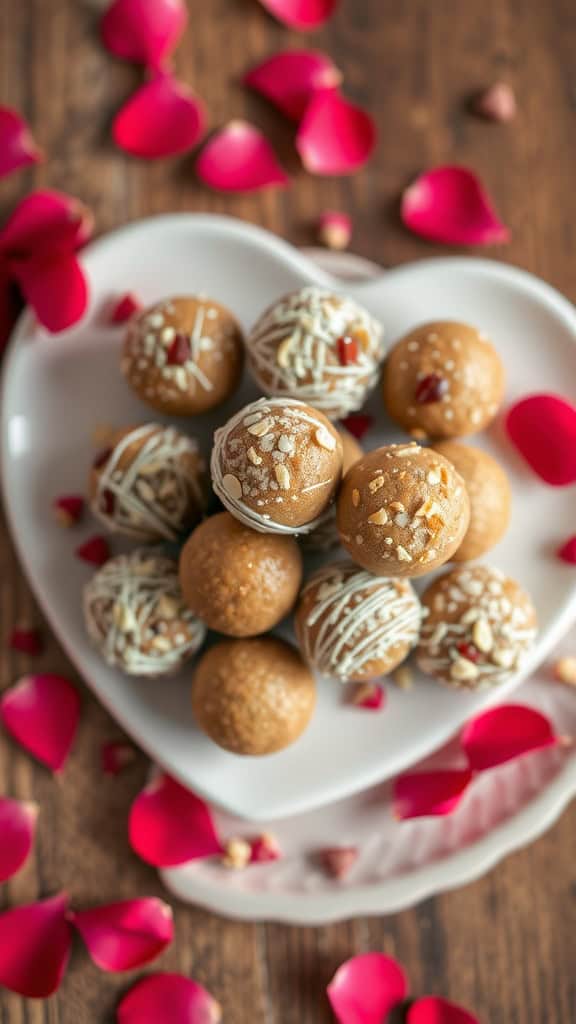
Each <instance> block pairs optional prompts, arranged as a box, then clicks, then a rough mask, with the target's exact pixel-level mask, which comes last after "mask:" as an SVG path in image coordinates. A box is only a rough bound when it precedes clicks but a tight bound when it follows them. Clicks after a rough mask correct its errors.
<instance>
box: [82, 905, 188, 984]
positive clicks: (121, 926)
mask: <svg viewBox="0 0 576 1024" xmlns="http://www.w3.org/2000/svg"><path fill="white" fill-rule="evenodd" d="M70 920H71V922H72V924H73V925H74V927H75V928H76V929H77V931H79V932H80V935H81V936H82V938H83V940H84V942H85V944H86V947H87V949H88V952H89V954H90V958H91V959H92V960H93V961H94V963H95V964H96V966H97V967H100V969H101V970H103V971H130V970H132V969H133V968H134V967H143V966H144V964H148V963H150V961H151V960H155V959H156V957H157V956H160V953H162V951H163V950H164V949H166V947H167V946H169V945H170V943H171V942H172V939H173V938H174V921H173V918H172V910H171V908H170V907H169V906H168V904H167V903H164V902H163V901H162V900H159V899H156V898H155V897H147V898H145V899H140V900H123V901H122V902H120V903H109V904H107V905H105V906H102V907H93V908H92V909H91V910H81V911H78V912H77V913H74V914H71V915H70Z"/></svg>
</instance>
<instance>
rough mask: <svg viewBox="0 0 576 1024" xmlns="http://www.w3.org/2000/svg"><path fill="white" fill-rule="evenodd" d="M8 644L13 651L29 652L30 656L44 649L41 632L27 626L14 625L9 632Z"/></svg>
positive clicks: (34, 655) (40, 652)
mask: <svg viewBox="0 0 576 1024" xmlns="http://www.w3.org/2000/svg"><path fill="white" fill-rule="evenodd" d="M9 645H10V648H11V649H12V650H13V651H19V652H20V653H21V654H30V655H31V656H32V657H36V656H37V655H38V654H42V651H43V650H44V640H43V638H42V633H41V632H40V630H39V629H33V628H31V627H29V626H16V627H15V628H14V629H13V630H12V632H11V634H10V640H9Z"/></svg>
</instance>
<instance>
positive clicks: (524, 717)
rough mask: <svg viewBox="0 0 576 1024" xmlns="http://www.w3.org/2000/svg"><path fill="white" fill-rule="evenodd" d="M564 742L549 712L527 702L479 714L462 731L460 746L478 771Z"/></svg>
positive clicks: (503, 705) (502, 706) (469, 762)
mask: <svg viewBox="0 0 576 1024" xmlns="http://www.w3.org/2000/svg"><path fill="white" fill-rule="evenodd" d="M561 742H562V741H561V740H560V737H558V736H557V735H556V733H555V731H554V727H553V725H552V723H551V722H550V720H549V719H548V718H546V715H543V714H542V712H541V711H536V709H535V708H530V707H526V705H524V704H501V705H500V706H499V707H495V708H490V709H489V710H488V711H484V712H482V714H480V715H476V717H475V718H473V719H472V720H471V721H470V722H468V724H467V725H466V726H465V727H464V729H463V730H462V732H461V733H460V745H461V747H462V749H463V751H464V753H465V754H466V757H467V759H468V764H469V766H470V768H471V769H472V770H473V771H475V772H483V771H486V770H487V769H488V768H495V767H496V766H497V765H499V764H505V762H506V761H513V760H514V759H515V758H517V757H521V756H522V755H523V754H530V753H532V752H533V751H535V750H544V749H545V748H546V747H555V746H557V745H558V744H559V743H561Z"/></svg>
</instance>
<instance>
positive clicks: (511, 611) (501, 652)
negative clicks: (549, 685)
mask: <svg viewBox="0 0 576 1024" xmlns="http://www.w3.org/2000/svg"><path fill="white" fill-rule="evenodd" d="M422 604H423V606H424V608H426V609H428V615H427V617H426V618H425V620H424V623H423V626H422V631H421V634H420V642H419V645H418V648H417V651H416V659H417V661H418V665H419V666H420V668H421V669H422V671H423V672H425V673H427V674H428V675H431V676H433V677H434V678H435V679H437V680H438V681H439V682H441V683H444V684H445V685H447V686H451V687H454V688H456V689H463V690H485V689H489V688H490V687H493V686H500V685H501V684H502V683H505V682H506V681H507V680H508V679H510V677H511V676H513V675H514V673H516V672H517V671H518V670H519V669H520V668H521V667H522V664H523V662H524V660H525V658H526V655H527V654H528V652H529V651H530V648H531V647H532V644H533V643H534V640H535V638H536V632H537V618H536V612H535V610H534V606H533V604H532V601H531V600H530V597H529V596H528V594H526V593H525V592H524V590H522V588H521V587H520V586H519V585H518V583H516V582H515V581H514V580H511V579H510V578H509V577H507V576H505V575H504V574H503V573H502V572H500V571H499V570H498V569H492V568H490V567H489V566H486V565H474V566H463V567H461V568H458V569H454V570H452V572H448V573H445V574H444V575H443V576H440V577H439V578H438V579H436V580H435V581H434V583H432V584H431V585H430V586H429V587H428V589H427V590H425V591H424V594H423V595H422Z"/></svg>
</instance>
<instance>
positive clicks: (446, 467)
mask: <svg viewBox="0 0 576 1024" xmlns="http://www.w3.org/2000/svg"><path fill="white" fill-rule="evenodd" d="M469 519H470V502H469V500H468V495H467V493H466V488H465V486H464V481H463V480H462V478H461V477H460V476H459V475H458V473H457V472H456V470H455V469H454V467H453V466H452V465H451V463H450V462H448V460H447V459H445V458H444V457H443V456H442V455H439V454H438V453H437V452H435V451H432V450H431V449H429V448H421V447H420V446H419V445H418V444H416V442H413V443H412V444H404V445H402V444H390V445H385V446H384V447H383V448H377V449H376V450H375V451H373V452H369V453H368V454H367V455H364V457H363V458H362V459H360V461H359V462H356V463H355V465H354V466H352V469H350V470H348V472H347V474H346V476H345V477H344V480H343V482H342V487H341V489H340V493H339V495H338V505H337V512H336V521H337V524H338V532H339V534H340V541H341V543H342V545H343V546H344V547H345V548H346V550H347V551H348V553H349V554H350V556H351V557H352V558H353V560H354V561H355V562H357V563H358V565H361V566H362V567H363V568H364V569H367V570H368V572H372V573H374V574H375V575H376V576H423V575H424V574H425V573H427V572H431V571H432V569H437V568H438V566H440V565H443V564H444V562H447V561H448V559H449V558H451V557H452V555H453V554H454V552H455V551H457V550H458V548H459V547H460V544H461V543H462V540H463V537H464V534H465V533H466V530H467V529H468V522H469Z"/></svg>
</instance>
